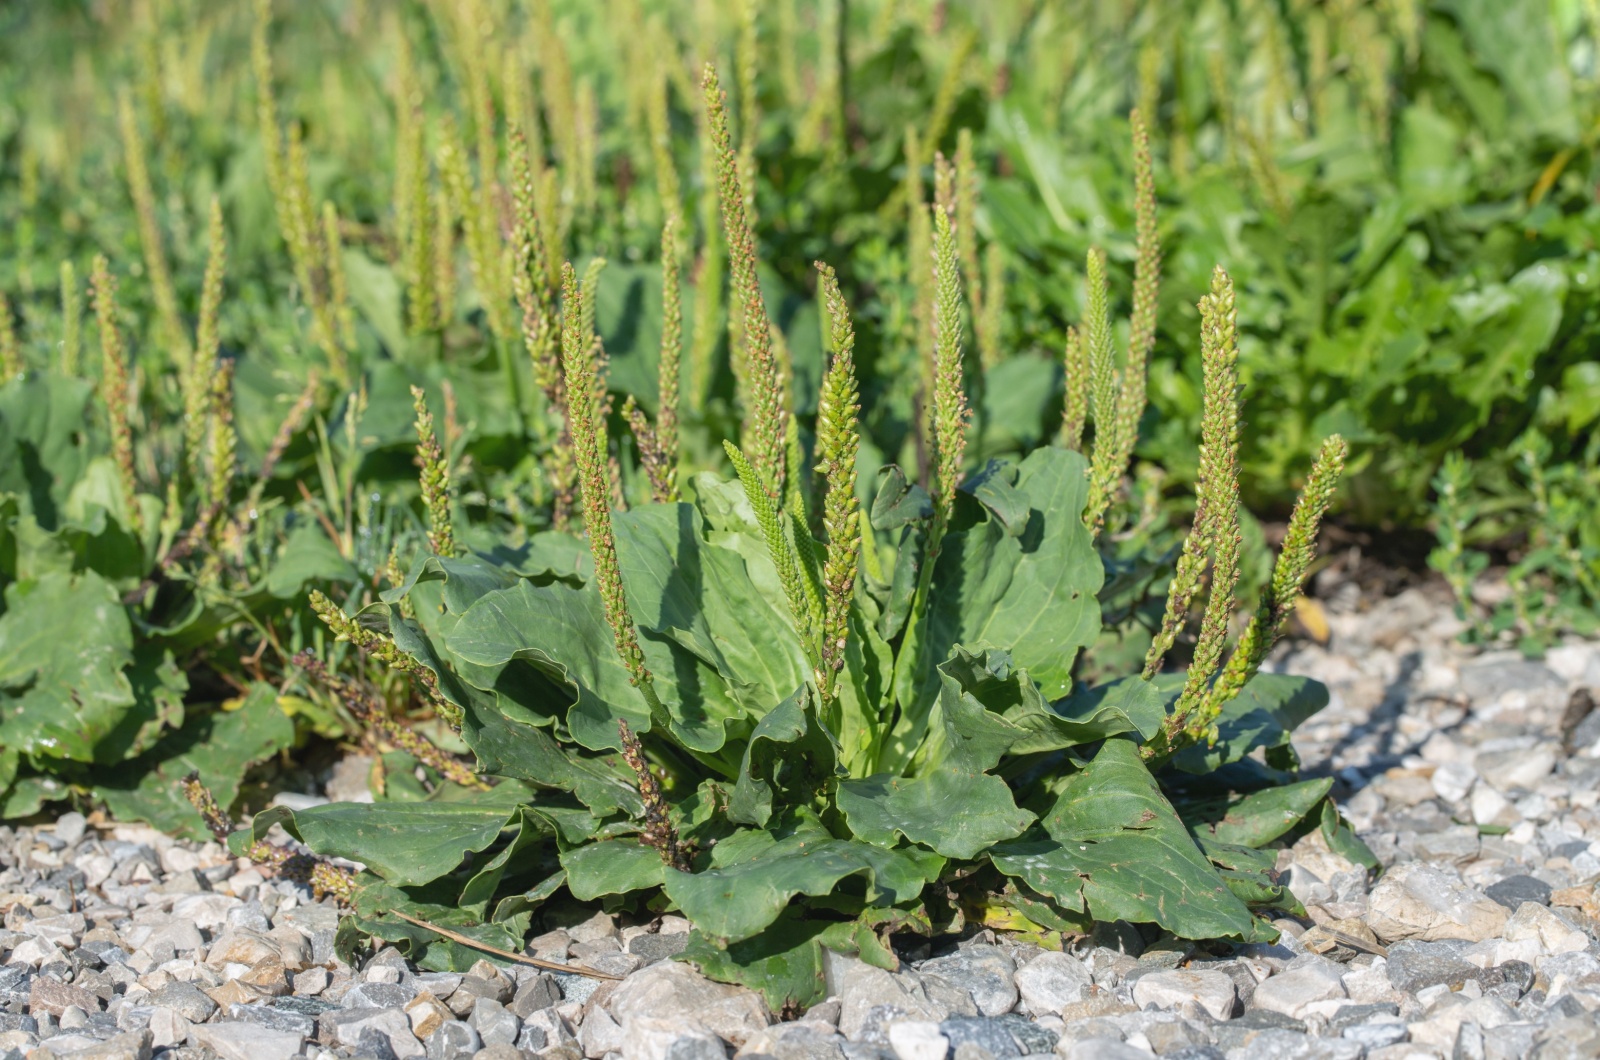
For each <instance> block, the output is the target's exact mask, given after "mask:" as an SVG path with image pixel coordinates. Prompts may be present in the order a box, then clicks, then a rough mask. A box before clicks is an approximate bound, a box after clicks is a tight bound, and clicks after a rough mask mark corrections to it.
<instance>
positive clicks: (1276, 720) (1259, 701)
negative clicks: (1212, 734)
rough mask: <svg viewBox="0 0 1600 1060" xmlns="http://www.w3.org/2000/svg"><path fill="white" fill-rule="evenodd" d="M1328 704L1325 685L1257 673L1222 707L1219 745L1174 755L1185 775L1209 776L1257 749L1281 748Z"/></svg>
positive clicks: (1176, 765) (1219, 717) (1218, 728)
mask: <svg viewBox="0 0 1600 1060" xmlns="http://www.w3.org/2000/svg"><path fill="white" fill-rule="evenodd" d="M1327 705H1328V689H1327V687H1326V686H1325V685H1323V684H1321V683H1320V682H1317V681H1313V680H1311V679H1309V678H1305V677H1290V676H1288V675H1287V674H1257V675H1256V676H1255V677H1253V678H1252V679H1251V680H1250V683H1249V684H1247V685H1245V686H1244V689H1243V690H1242V691H1240V693H1239V694H1238V695H1237V696H1236V697H1234V698H1233V699H1232V700H1231V701H1230V702H1229V703H1227V705H1225V706H1224V707H1223V708H1222V713H1221V715H1219V716H1218V718H1217V742H1216V743H1215V744H1213V745H1211V746H1209V747H1207V746H1206V745H1204V744H1196V745H1194V746H1191V747H1187V748H1185V749H1184V750H1182V751H1180V752H1179V753H1178V754H1176V755H1174V756H1173V757H1172V765H1173V766H1174V767H1176V768H1178V769H1181V770H1183V771H1184V772H1185V773H1194V774H1196V775H1201V776H1203V775H1205V774H1207V773H1211V772H1213V771H1215V770H1216V769H1218V768H1220V767H1221V766H1224V765H1226V764H1227V763H1229V762H1237V761H1239V760H1240V759H1242V758H1244V757H1245V756H1246V755H1248V754H1249V753H1250V752H1251V751H1254V750H1255V749H1256V748H1257V747H1266V748H1272V747H1281V746H1284V745H1285V744H1287V743H1288V742H1289V736H1290V734H1291V733H1293V732H1294V730H1295V729H1297V728H1298V727H1299V726H1300V725H1301V723H1303V722H1304V721H1305V720H1306V719H1307V718H1309V717H1311V715H1313V714H1315V713H1316V712H1317V711H1319V710H1321V709H1322V708H1323V707H1325V706H1327Z"/></svg>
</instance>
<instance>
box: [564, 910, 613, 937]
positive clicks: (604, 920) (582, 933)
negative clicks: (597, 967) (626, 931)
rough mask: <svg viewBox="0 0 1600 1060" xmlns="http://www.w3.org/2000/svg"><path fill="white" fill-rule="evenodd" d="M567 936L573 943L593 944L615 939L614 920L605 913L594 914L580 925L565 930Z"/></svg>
mask: <svg viewBox="0 0 1600 1060" xmlns="http://www.w3.org/2000/svg"><path fill="white" fill-rule="evenodd" d="M567 935H568V937H569V938H571V939H572V941H573V942H594V941H595V940H597V939H615V938H616V937H617V922H616V919H615V918H613V917H610V916H607V915H606V914H605V913H596V914H595V915H594V916H592V917H590V918H589V919H588V920H585V921H584V922H583V923H581V924H574V925H573V926H572V927H569V928H567Z"/></svg>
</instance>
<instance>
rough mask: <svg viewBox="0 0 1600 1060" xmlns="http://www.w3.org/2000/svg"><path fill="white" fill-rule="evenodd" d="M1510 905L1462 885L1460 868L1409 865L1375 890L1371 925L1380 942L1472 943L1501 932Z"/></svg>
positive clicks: (1391, 873) (1397, 868)
mask: <svg viewBox="0 0 1600 1060" xmlns="http://www.w3.org/2000/svg"><path fill="white" fill-rule="evenodd" d="M1506 920H1507V913H1506V910H1505V907H1504V906H1502V905H1500V904H1499V903H1498V902H1494V901H1491V900H1490V899H1488V898H1486V897H1485V896H1484V895H1483V894H1482V893H1481V892H1479V891H1477V890H1474V889H1473V888H1471V887H1468V886H1467V885H1466V884H1465V883H1464V882H1462V879H1461V874H1460V873H1459V872H1457V871H1456V870H1455V869H1454V868H1451V867H1447V866H1441V865H1430V864H1426V863H1423V862H1407V863H1406V864H1403V865H1397V866H1395V867H1394V868H1393V869H1390V870H1389V872H1388V873H1387V874H1385V875H1384V877H1383V878H1382V879H1380V880H1379V881H1378V883H1377V885H1376V886H1375V887H1373V889H1372V895H1371V899H1370V908H1369V910H1368V913H1367V924H1368V926H1369V927H1371V928H1372V930H1373V932H1375V933H1376V934H1377V936H1378V937H1379V938H1380V939H1383V940H1385V941H1393V940H1396V939H1422V940H1424V941H1429V942H1434V941H1438V940H1440V939H1466V940H1467V941H1469V942H1478V941H1481V940H1483V939H1486V938H1489V937H1491V936H1494V935H1498V934H1500V931H1501V929H1502V928H1503V927H1504V926H1505V923H1506Z"/></svg>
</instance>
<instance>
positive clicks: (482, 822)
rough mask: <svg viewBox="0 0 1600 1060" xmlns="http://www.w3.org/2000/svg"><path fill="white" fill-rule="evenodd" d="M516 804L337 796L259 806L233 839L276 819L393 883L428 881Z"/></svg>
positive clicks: (507, 819) (480, 845)
mask: <svg viewBox="0 0 1600 1060" xmlns="http://www.w3.org/2000/svg"><path fill="white" fill-rule="evenodd" d="M515 816H516V814H515V809H514V807H512V806H509V805H507V804H506V803H505V802H503V801H497V800H495V799H494V798H493V793H489V795H488V796H486V797H485V798H484V799H483V800H482V802H481V803H455V802H384V803H359V802H335V803H330V804H328V805H326V806H313V807H311V808H310V809H305V810H285V809H283V808H282V807H275V808H273V809H270V810H267V811H266V812H265V813H258V814H256V816H255V819H254V820H253V821H252V822H251V826H250V828H249V829H248V830H247V831H243V832H235V833H234V835H233V840H232V842H233V845H235V846H239V845H240V841H241V838H242V837H249V838H248V839H244V840H243V845H244V846H248V845H249V842H251V841H253V840H254V839H257V838H260V837H261V836H262V835H263V834H265V832H266V830H267V828H269V827H271V825H272V824H274V823H280V822H281V823H282V824H283V827H284V829H285V830H286V831H287V832H288V833H289V834H290V835H292V836H294V837H295V838H296V839H299V840H300V841H301V842H303V843H305V845H306V846H308V847H310V848H311V850H312V851H314V852H315V853H318V854H323V855H325V856H328V857H339V858H348V859H350V860H351V861H359V862H361V863H362V864H363V865H365V866H367V868H368V869H370V870H372V871H373V872H375V873H377V874H378V875H379V876H381V877H383V878H384V879H385V880H387V881H389V882H390V883H393V884H396V885H397V886H401V887H405V886H411V885H415V884H423V883H429V882H431V881H433V880H436V879H438V878H439V877H441V876H443V875H445V874H446V873H448V872H452V871H454V870H455V869H456V867H457V866H459V865H460V864H461V859H462V858H464V857H465V856H466V855H467V854H469V853H476V852H478V851H480V850H484V849H486V848H488V847H489V846H490V845H491V844H493V843H494V841H495V840H496V839H498V838H499V837H500V833H501V831H502V830H503V829H505V828H506V827H507V826H508V825H509V824H510V823H511V820H512V819H513V818H514V817H515Z"/></svg>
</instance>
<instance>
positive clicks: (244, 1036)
mask: <svg viewBox="0 0 1600 1060" xmlns="http://www.w3.org/2000/svg"><path fill="white" fill-rule="evenodd" d="M193 1035H194V1040H195V1041H196V1042H198V1043H200V1044H201V1045H204V1046H206V1047H207V1048H209V1049H210V1050H211V1051H212V1052H214V1053H216V1054H217V1055H218V1056H219V1057H221V1058H222V1060H290V1058H291V1057H294V1056H297V1055H298V1054H299V1052H300V1047H301V1046H303V1045H304V1044H305V1038H303V1037H301V1036H300V1035H298V1034H295V1033H293V1032H292V1031H278V1030H270V1029H268V1028H266V1027H262V1026H260V1025H259V1024H255V1023H201V1024H199V1025H197V1026H196V1027H195V1028H194V1032H193ZM395 1054H396V1055H397V1056H406V1055H417V1054H416V1053H411V1054H407V1053H402V1052H400V1049H399V1048H398V1047H397V1048H396V1049H395Z"/></svg>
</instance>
